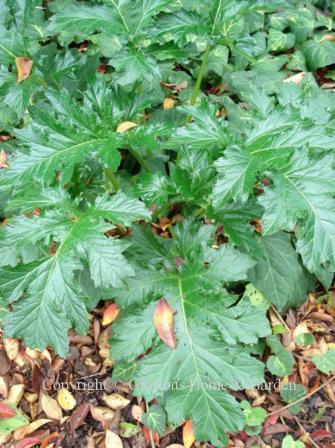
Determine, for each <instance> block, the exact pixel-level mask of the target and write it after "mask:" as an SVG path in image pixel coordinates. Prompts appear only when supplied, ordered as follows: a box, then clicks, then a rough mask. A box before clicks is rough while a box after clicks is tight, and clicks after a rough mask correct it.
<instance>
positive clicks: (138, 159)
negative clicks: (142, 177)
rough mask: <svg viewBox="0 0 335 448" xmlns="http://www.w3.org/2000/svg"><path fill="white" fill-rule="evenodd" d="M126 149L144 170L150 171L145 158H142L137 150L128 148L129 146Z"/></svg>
mask: <svg viewBox="0 0 335 448" xmlns="http://www.w3.org/2000/svg"><path fill="white" fill-rule="evenodd" d="M128 151H129V152H130V154H132V155H133V156H134V157H135V159H136V160H137V161H138V163H139V164H140V165H141V167H142V168H143V169H144V171H146V172H147V173H150V168H149V165H148V164H147V162H146V161H145V159H143V157H142V156H141V154H140V153H139V152H137V151H136V149H133V148H129V147H128Z"/></svg>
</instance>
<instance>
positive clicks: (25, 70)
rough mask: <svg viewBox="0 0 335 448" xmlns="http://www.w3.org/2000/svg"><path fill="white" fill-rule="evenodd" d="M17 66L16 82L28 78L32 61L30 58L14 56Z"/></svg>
mask: <svg viewBox="0 0 335 448" xmlns="http://www.w3.org/2000/svg"><path fill="white" fill-rule="evenodd" d="M15 63H16V67H17V82H22V81H24V80H25V79H27V78H29V75H30V72H31V68H32V66H33V61H32V59H30V58H22V57H21V58H15Z"/></svg>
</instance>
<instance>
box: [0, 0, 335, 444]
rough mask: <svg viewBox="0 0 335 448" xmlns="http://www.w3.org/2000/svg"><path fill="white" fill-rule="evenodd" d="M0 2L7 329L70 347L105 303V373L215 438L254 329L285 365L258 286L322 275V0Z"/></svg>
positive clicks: (220, 435)
mask: <svg viewBox="0 0 335 448" xmlns="http://www.w3.org/2000/svg"><path fill="white" fill-rule="evenodd" d="M0 6H1V11H2V15H1V18H0V35H1V39H0V64H1V72H0V92H1V97H2V101H1V105H0V128H1V141H2V142H1V158H0V163H1V167H2V170H1V182H0V188H1V189H0V193H1V198H0V199H1V207H2V219H3V225H2V226H1V236H0V237H1V254H2V256H1V269H0V278H1V298H0V323H2V322H3V325H4V331H5V335H6V336H7V337H18V338H23V339H24V340H25V342H26V343H27V344H28V345H29V346H31V347H34V348H39V349H41V350H42V349H44V348H45V347H46V346H51V347H53V348H54V350H55V351H56V352H57V353H58V354H59V355H60V356H63V357H65V356H66V355H67V350H68V341H67V332H68V330H69V329H70V328H75V329H76V330H77V331H78V332H79V333H80V334H84V333H85V332H86V331H87V328H88V324H89V320H88V311H89V310H91V309H93V308H94V307H95V306H96V304H97V303H98V302H99V301H100V300H101V299H103V298H104V299H106V298H109V299H113V300H115V301H116V303H117V306H118V307H119V308H120V309H121V312H120V314H119V317H118V318H117V320H116V322H115V323H114V324H113V335H112V340H111V347H112V351H111V356H112V357H113V358H114V359H115V360H116V361H117V363H116V367H115V369H114V376H115V377H116V378H122V379H125V380H133V381H134V384H135V393H136V394H138V395H141V396H144V397H145V399H146V400H148V401H151V400H153V399H156V400H158V402H159V404H157V405H156V404H155V405H154V406H153V407H155V408H158V409H159V416H160V418H159V419H158V421H163V422H164V424H165V419H166V417H167V419H168V422H169V424H180V423H181V422H182V421H184V420H185V419H188V418H191V419H192V420H193V428H194V431H195V434H196V437H197V439H198V440H210V441H211V443H212V444H213V445H215V446H222V445H224V444H225V443H226V442H227V436H226V435H225V433H226V432H227V431H230V432H234V431H238V430H240V429H242V428H243V426H244V424H245V414H246V411H245V412H243V410H242V409H241V406H240V404H239V403H238V401H237V400H236V399H235V398H234V397H233V395H232V394H231V393H230V392H229V391H228V390H227V389H231V390H238V389H244V388H250V387H253V386H255V385H257V384H260V383H262V382H263V381H264V365H263V363H262V362H261V361H260V360H258V359H257V355H259V354H261V353H262V351H263V350H264V341H263V339H262V338H265V337H268V338H267V344H268V346H269V349H270V350H271V351H272V353H273V354H272V355H271V356H270V357H269V360H268V368H269V369H270V370H271V371H272V372H273V373H274V374H277V375H287V374H289V373H290V369H291V368H292V359H291V358H290V354H289V353H288V352H286V351H285V350H284V349H283V348H282V346H281V344H280V343H279V341H278V340H277V339H276V337H275V336H273V335H270V334H271V329H270V325H269V323H268V321H267V318H266V305H265V306H264V301H265V302H269V303H271V304H272V305H273V306H275V307H276V308H277V309H278V310H279V311H285V310H287V309H288V308H289V307H294V306H298V305H300V304H302V303H303V302H304V300H305V298H306V294H307V292H308V291H309V290H313V288H314V287H315V285H316V283H317V282H321V283H322V284H323V285H324V286H325V287H326V288H328V287H329V286H330V285H331V282H332V278H333V273H334V271H335V212H334V210H335V200H334V193H335V188H334V175H335V172H334V151H333V150H334V146H335V143H334V142H335V138H334V136H335V126H334V117H335V103H334V101H333V93H331V92H328V91H326V90H325V89H321V88H320V87H319V86H318V83H317V79H316V77H315V74H316V71H317V70H318V69H320V68H324V67H327V66H330V65H331V64H334V63H335V34H334V33H333V17H332V13H333V11H332V2H330V1H306V2H303V1H298V0H292V1H282V0H273V1H263V0H243V1H239V2H235V1H232V0H215V1H213V0H202V1H188V0H183V1H168V0H135V1H134V0H115V1H114V0H108V1H107V0H96V1H86V2H84V1H83V2H77V1H75V0H54V1H51V2H42V1H41V0H31V1H26V2H24V1H19V0H1V1H0ZM296 73H300V74H299V75H296ZM294 75H296V76H298V78H297V77H296V78H293V76H294ZM328 76H329V79H332V78H334V72H332V71H331V70H328ZM286 81H289V82H286ZM162 218H163V219H162ZM154 230H155V232H154ZM247 283H249V285H248V288H247V289H246V293H245V294H244V295H243V297H242V299H241V298H240V297H241V295H242V293H243V291H244V288H245V285H246V284H247ZM256 296H258V298H259V297H262V300H261V302H262V303H261V304H259V300H256V299H255V297H256ZM162 298H164V302H161V300H162ZM159 304H160V305H159ZM162 304H163V305H164V306H163V305H162ZM157 306H163V308H164V307H165V308H164V310H165V311H166V310H167V312H171V315H170V317H169V319H170V320H171V319H173V338H172V339H171V338H170V339H169V340H170V342H169V343H168V344H167V343H164V338H159V337H158V334H157V331H156V330H157V328H155V326H154V324H153V315H154V313H155V310H157ZM7 311H9V312H7ZM171 316H172V318H171ZM171 328H172V327H171V326H170V329H171ZM158 333H159V332H158ZM160 336H161V335H160ZM170 336H171V335H170ZM161 339H163V340H161ZM165 342H166V341H165ZM156 412H158V411H157V410H156ZM146 419H147V420H148V422H150V421H151V420H152V419H150V412H149V413H148V415H147V416H146ZM148 424H150V423H148ZM249 424H250V423H249ZM257 424H258V423H257ZM252 426H256V424H255V425H252ZM153 429H155V430H157V431H158V432H159V428H153Z"/></svg>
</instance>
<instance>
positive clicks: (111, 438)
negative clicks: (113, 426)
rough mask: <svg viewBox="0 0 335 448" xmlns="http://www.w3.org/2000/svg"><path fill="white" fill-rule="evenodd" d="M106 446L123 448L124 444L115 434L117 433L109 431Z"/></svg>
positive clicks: (107, 447) (108, 447)
mask: <svg viewBox="0 0 335 448" xmlns="http://www.w3.org/2000/svg"><path fill="white" fill-rule="evenodd" d="M105 446H106V448H123V443H122V440H121V439H120V437H119V436H118V435H117V434H115V432H113V431H109V430H107V431H106V438H105Z"/></svg>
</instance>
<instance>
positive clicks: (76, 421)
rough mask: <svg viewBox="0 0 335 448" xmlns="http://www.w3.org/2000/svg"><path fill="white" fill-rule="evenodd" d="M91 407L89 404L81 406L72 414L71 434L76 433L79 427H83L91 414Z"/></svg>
mask: <svg viewBox="0 0 335 448" xmlns="http://www.w3.org/2000/svg"><path fill="white" fill-rule="evenodd" d="M90 407H91V405H90V404H89V403H85V404H82V405H81V406H79V407H78V408H77V409H76V410H75V411H74V412H73V413H72V415H71V417H70V420H69V422H70V429H71V432H75V431H76V429H78V428H79V426H81V425H82V424H83V423H84V421H85V419H86V417H87V415H88V413H89V412H90Z"/></svg>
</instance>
